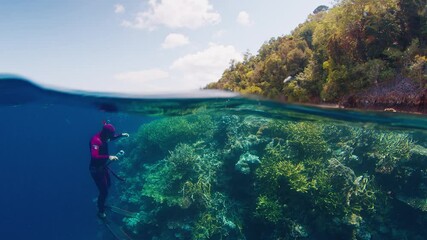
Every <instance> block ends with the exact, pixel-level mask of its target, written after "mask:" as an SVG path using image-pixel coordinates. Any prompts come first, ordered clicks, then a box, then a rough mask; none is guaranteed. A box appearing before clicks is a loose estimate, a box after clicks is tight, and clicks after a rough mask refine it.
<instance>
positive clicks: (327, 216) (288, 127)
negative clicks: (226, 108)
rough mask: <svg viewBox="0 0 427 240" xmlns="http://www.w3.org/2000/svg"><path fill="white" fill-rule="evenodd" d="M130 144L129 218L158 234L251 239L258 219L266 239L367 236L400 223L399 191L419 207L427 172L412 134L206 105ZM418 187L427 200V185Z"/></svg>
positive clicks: (161, 122) (125, 194)
mask: <svg viewBox="0 0 427 240" xmlns="http://www.w3.org/2000/svg"><path fill="white" fill-rule="evenodd" d="M419 138H421V139H422V138H423V136H422V137H419ZM120 145H121V147H122V148H123V149H125V151H126V153H127V154H126V156H125V157H124V159H123V163H122V168H121V169H122V171H123V174H126V175H127V181H126V182H125V183H122V184H121V186H122V188H121V189H122V194H121V196H120V197H119V199H120V201H121V202H122V204H127V205H128V206H129V207H130V208H132V207H134V208H136V209H137V211H138V213H139V214H138V216H137V217H136V218H132V219H125V220H124V222H125V223H126V225H127V227H128V229H130V231H132V232H133V233H134V234H135V235H136V236H140V235H141V233H142V232H144V234H148V235H149V236H150V237H152V238H153V239H155V238H157V239H159V238H160V239H246V238H247V237H248V236H250V235H251V234H254V232H253V227H252V226H254V225H257V226H259V230H257V231H259V232H260V235H259V236H262V238H263V239H295V238H305V237H310V235H311V234H312V232H318V233H320V234H323V235H324V236H328V237H331V238H334V237H336V236H344V237H345V238H346V239H361V238H363V239H365V238H369V237H370V236H371V233H372V232H380V230H379V228H380V227H379V225H380V224H383V225H387V226H389V225H393V224H397V222H398V220H396V219H393V217H392V215H391V213H392V212H393V204H392V203H393V201H395V200H393V198H391V194H390V193H393V194H394V193H396V194H398V196H399V198H398V200H399V199H400V200H399V201H401V202H403V203H405V204H406V205H407V206H408V207H412V208H416V206H418V205H419V204H418V205H416V204H412V202H411V201H404V200H406V199H409V198H408V197H407V196H409V195H408V193H411V192H410V191H409V190H408V188H409V187H412V186H411V185H410V183H411V181H413V178H414V176H418V175H420V177H419V178H418V179H424V178H426V177H427V174H425V171H424V170H419V169H420V166H425V164H424V158H425V156H424V155H425V154H423V151H421V150H419V149H423V148H422V147H419V146H418V147H416V145H415V141H414V140H412V137H411V135H410V134H407V133H402V132H398V131H386V130H384V129H373V128H369V127H366V126H357V124H354V125H352V126H348V125H343V124H327V123H325V122H320V121H317V122H315V121H299V122H292V121H289V120H280V119H274V120H273V119H270V118H266V117H254V116H251V115H250V116H245V115H239V116H237V115H227V114H221V115H216V114H211V115H208V114H201V113H199V114H195V115H191V116H184V117H173V118H168V119H158V120H155V121H152V122H150V123H148V124H145V125H144V126H142V127H141V128H140V130H139V133H138V134H136V136H135V137H133V138H129V139H124V140H123V141H121V142H120ZM417 149H418V150H417ZM414 156H415V158H414ZM147 159H148V160H147ZM414 159H416V161H414ZM422 164H424V165H422ZM423 169H424V168H423ZM236 170H237V171H236ZM417 171H418V172H417ZM242 173H247V174H242ZM415 173H417V174H415ZM411 174H412V175H414V176H412V175H411ZM412 188H414V189H415V188H417V189H415V190H414V191H417V192H418V193H420V194H419V196H418V197H417V198H416V199H419V201H418V200H417V201H418V202H422V199H423V197H424V196H427V190H423V185H422V184H419V185H416V187H412ZM424 188H425V186H424ZM403 191H404V193H405V194H406V195H405V194H403V193H402V192H403ZM402 199H403V200H402ZM408 202H409V203H411V204H409V203H408ZM418 202H417V203H418ZM378 219H387V220H378ZM260 223H262V224H260ZM319 223H321V224H319ZM381 234H383V235H381V237H384V238H391V237H390V235H387V233H381ZM257 236H258V235H257Z"/></svg>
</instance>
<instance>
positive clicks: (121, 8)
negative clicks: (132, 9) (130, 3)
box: [114, 4, 126, 13]
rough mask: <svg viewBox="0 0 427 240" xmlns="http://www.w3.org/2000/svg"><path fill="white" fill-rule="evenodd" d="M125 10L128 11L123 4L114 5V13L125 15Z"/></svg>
mask: <svg viewBox="0 0 427 240" xmlns="http://www.w3.org/2000/svg"><path fill="white" fill-rule="evenodd" d="M125 10H126V9H125V7H124V6H123V5H121V4H116V5H114V12H115V13H124V12H125Z"/></svg>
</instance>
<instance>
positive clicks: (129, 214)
mask: <svg viewBox="0 0 427 240" xmlns="http://www.w3.org/2000/svg"><path fill="white" fill-rule="evenodd" d="M105 208H106V209H107V210H110V211H111V212H114V213H117V214H120V215H122V216H124V217H129V218H134V217H137V215H138V213H136V212H130V211H128V210H125V209H121V208H119V207H116V206H105Z"/></svg>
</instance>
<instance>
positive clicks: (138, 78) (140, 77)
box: [114, 68, 169, 83]
mask: <svg viewBox="0 0 427 240" xmlns="http://www.w3.org/2000/svg"><path fill="white" fill-rule="evenodd" d="M168 77H169V73H168V72H166V71H163V70H161V69H157V68H154V69H149V70H143V71H133V72H124V73H119V74H117V75H116V76H115V77H114V78H115V79H117V80H121V81H134V82H141V83H143V82H150V81H156V80H160V79H165V78H168Z"/></svg>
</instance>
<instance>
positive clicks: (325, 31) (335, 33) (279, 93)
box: [207, 0, 427, 103]
mask: <svg viewBox="0 0 427 240" xmlns="http://www.w3.org/2000/svg"><path fill="white" fill-rule="evenodd" d="M283 24H286V23H283ZM402 81H403V82H404V83H403V84H402ZM426 83H427V0H342V1H337V3H336V4H335V5H334V7H332V8H330V9H328V7H326V6H319V7H318V8H316V9H315V11H314V12H313V14H311V15H309V16H308V18H307V21H306V22H305V23H303V24H300V25H299V26H298V27H296V28H295V29H294V30H293V31H292V33H291V34H289V35H285V36H280V37H277V38H272V39H270V40H269V41H268V42H265V43H264V44H263V45H262V46H261V48H260V49H259V50H258V53H257V54H256V55H251V54H250V53H246V54H245V56H244V60H243V61H242V62H234V61H232V62H231V63H230V66H229V67H228V69H226V70H225V71H224V73H223V75H222V77H221V78H220V79H219V81H218V82H215V83H211V84H209V85H208V86H207V88H217V89H226V90H231V91H236V92H241V93H244V94H258V95H262V96H264V97H268V98H273V99H281V100H287V101H293V102H311V103H319V102H330V103H338V102H340V101H344V100H345V101H348V99H349V98H351V101H353V102H355V101H357V96H359V97H360V96H364V95H367V94H368V92H369V91H370V92H374V93H377V92H381V91H378V89H383V88H384V89H391V90H390V91H392V90H393V91H394V90H395V89H393V86H394V85H399V84H400V85H405V86H406V85H408V84H409V85H410V86H411V87H410V89H412V91H417V92H420V93H422V92H423V91H424V89H425V88H426ZM373 89H375V90H373ZM365 91H368V92H366V94H360V93H362V92H365ZM358 94H359V95H358ZM382 94H385V95H387V93H382ZM354 96H356V99H354ZM423 98H424V96H423ZM373 101H375V100H373ZM384 101H389V100H384ZM392 101H393V100H392ZM396 101H397V100H396ZM419 101H423V100H419Z"/></svg>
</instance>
